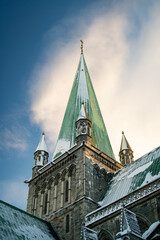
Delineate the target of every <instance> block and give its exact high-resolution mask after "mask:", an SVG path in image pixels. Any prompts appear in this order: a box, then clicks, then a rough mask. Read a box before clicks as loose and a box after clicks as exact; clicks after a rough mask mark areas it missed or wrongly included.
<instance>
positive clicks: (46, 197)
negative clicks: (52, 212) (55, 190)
mask: <svg viewBox="0 0 160 240" xmlns="http://www.w3.org/2000/svg"><path fill="white" fill-rule="evenodd" d="M47 201H48V194H47V193H46V194H45V197H44V204H43V213H44V214H46V213H47Z"/></svg>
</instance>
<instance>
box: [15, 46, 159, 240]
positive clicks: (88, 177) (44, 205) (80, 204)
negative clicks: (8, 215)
mask: <svg viewBox="0 0 160 240" xmlns="http://www.w3.org/2000/svg"><path fill="white" fill-rule="evenodd" d="M48 158H49V153H48V150H47V145H46V141H45V133H42V136H41V139H40V142H39V144H38V147H37V149H36V150H35V152H34V163H33V168H32V177H31V178H30V179H29V180H25V183H27V184H28V186H29V192H28V199H27V214H29V217H28V218H31V219H33V218H34V221H39V220H40V219H42V220H43V224H50V228H51V227H52V228H53V230H52V233H53V236H54V237H53V238H52V237H50V238H47V237H46V238H45V237H44V238H41V237H38V238H37V239H61V240H80V239H81V240H86V239H87V240H89V239H90V240H127V239H133V240H138V239H143V240H144V239H148V240H149V239H152V240H156V239H157V240H158V239H160V147H157V148H156V149H154V150H153V151H151V152H149V153H147V154H146V155H144V156H142V157H140V158H139V159H137V160H135V159H134V154H133V150H132V148H131V146H130V145H129V143H128V141H127V138H126V136H125V134H124V132H122V140H121V144H120V151H119V159H118V160H116V159H115V155H114V153H113V150H112V145H111V143H110V139H109V136H108V133H107V130H106V127H105V124H104V121H103V117H102V114H101V111H100V107H99V105H98V101H97V98H96V95H95V92H94V89H93V86H92V82H91V79H90V75H89V72H88V69H87V65H86V62H85V58H84V53H83V42H82V41H81V55H80V61H79V64H78V68H77V72H76V75H75V79H74V82H73V86H72V90H71V93H70V97H69V100H68V104H67V107H66V112H65V115H64V119H63V122H62V126H61V129H60V133H59V136H58V140H57V143H56V146H55V151H54V154H53V158H52V161H51V162H48ZM23 214H24V213H23ZM27 216H28V215H27ZM28 218H27V219H28ZM35 219H37V220H35ZM26 221H27V220H26ZM28 222H30V220H28ZM48 226H49V225H48ZM39 228H40V230H41V231H42V229H41V227H39ZM47 231H48V230H47ZM15 239H18V238H15ZM24 239H34V238H33V237H32V238H24ZM35 239H36V238H35Z"/></svg>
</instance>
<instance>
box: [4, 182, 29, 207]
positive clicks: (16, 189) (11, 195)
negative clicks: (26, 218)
mask: <svg viewBox="0 0 160 240" xmlns="http://www.w3.org/2000/svg"><path fill="white" fill-rule="evenodd" d="M0 189H1V191H0V199H1V200H3V201H5V202H7V203H10V204H12V205H14V206H17V207H19V208H21V209H23V210H26V204H27V194H28V186H27V185H25V184H24V183H23V181H21V180H20V181H15V180H10V181H0Z"/></svg>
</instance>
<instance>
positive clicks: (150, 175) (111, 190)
mask: <svg viewBox="0 0 160 240" xmlns="http://www.w3.org/2000/svg"><path fill="white" fill-rule="evenodd" d="M158 178H160V147H158V148H156V149H154V150H153V151H151V152H149V153H148V154H146V155H144V156H142V157H141V158H139V159H138V160H136V161H134V162H132V163H131V164H129V165H128V166H126V167H124V168H122V169H120V170H119V171H118V172H116V173H115V174H114V175H113V178H112V179H111V181H110V182H109V183H108V189H107V191H106V193H105V196H104V198H103V200H102V201H101V202H100V204H101V205H102V206H104V205H108V204H110V203H112V202H115V201H117V200H118V199H120V198H123V197H124V196H126V195H128V194H129V193H131V192H133V191H135V190H137V189H138V188H140V187H142V186H144V185H146V184H148V183H150V182H152V181H153V180H155V179H158Z"/></svg>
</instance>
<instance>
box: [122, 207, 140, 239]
mask: <svg viewBox="0 0 160 240" xmlns="http://www.w3.org/2000/svg"><path fill="white" fill-rule="evenodd" d="M121 218H122V219H121V229H120V230H121V232H124V231H130V232H132V233H135V234H137V235H138V236H141V231H140V227H139V224H138V221H137V217H136V214H135V213H133V212H131V211H129V210H128V209H126V208H122V212H121Z"/></svg>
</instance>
